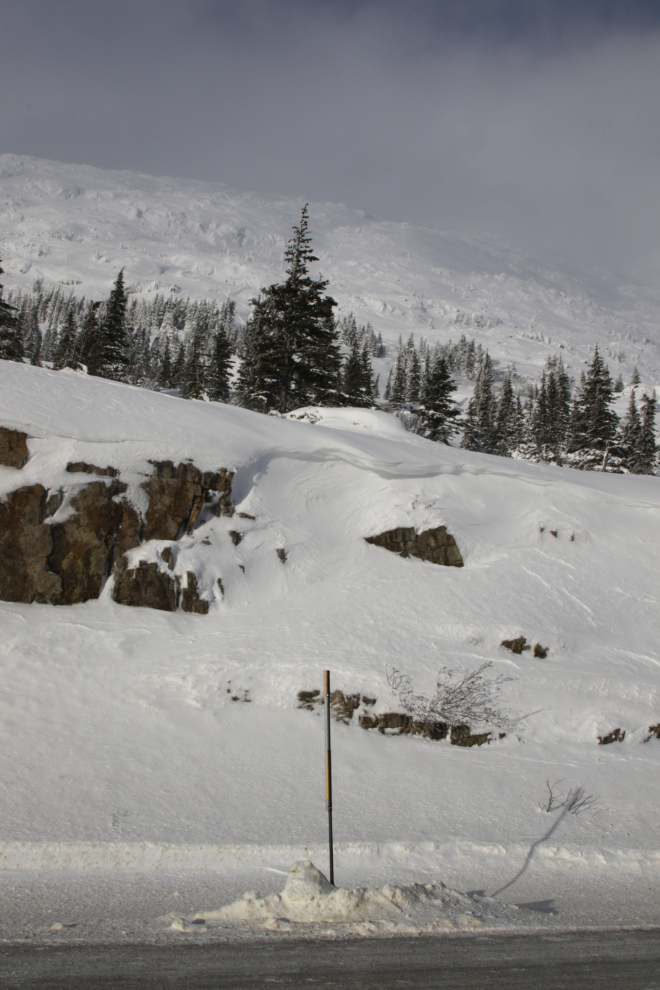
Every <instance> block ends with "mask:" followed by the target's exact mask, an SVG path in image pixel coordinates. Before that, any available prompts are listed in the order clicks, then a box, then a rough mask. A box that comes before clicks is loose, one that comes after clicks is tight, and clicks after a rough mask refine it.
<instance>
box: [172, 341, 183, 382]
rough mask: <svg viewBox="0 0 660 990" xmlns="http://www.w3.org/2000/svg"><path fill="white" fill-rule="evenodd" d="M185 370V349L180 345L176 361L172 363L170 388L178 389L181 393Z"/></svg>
mask: <svg viewBox="0 0 660 990" xmlns="http://www.w3.org/2000/svg"><path fill="white" fill-rule="evenodd" d="M185 368H186V349H185V347H184V346H183V344H180V345H179V351H178V353H177V356H176V361H175V362H174V367H173V368H172V386H173V387H174V388H178V389H179V391H182V390H183V387H184V380H185Z"/></svg>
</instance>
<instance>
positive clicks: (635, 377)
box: [630, 365, 640, 386]
mask: <svg viewBox="0 0 660 990" xmlns="http://www.w3.org/2000/svg"><path fill="white" fill-rule="evenodd" d="M630 384H631V385H633V386H634V385H639V384H640V379H639V371H638V370H637V365H635V367H634V368H633V373H632V376H631V378H630Z"/></svg>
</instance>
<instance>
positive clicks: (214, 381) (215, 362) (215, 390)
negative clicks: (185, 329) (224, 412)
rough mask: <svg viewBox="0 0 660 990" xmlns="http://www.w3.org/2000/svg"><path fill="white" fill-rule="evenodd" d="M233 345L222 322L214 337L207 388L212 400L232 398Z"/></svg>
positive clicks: (223, 400)
mask: <svg viewBox="0 0 660 990" xmlns="http://www.w3.org/2000/svg"><path fill="white" fill-rule="evenodd" d="M230 374H231V345H230V343H229V340H228V339H227V333H226V331H225V324H224V323H222V324H221V325H220V327H219V329H218V330H217V331H216V333H215V337H214V338H213V351H212V352H211V363H210V364H209V369H208V374H207V379H206V390H207V393H208V397H209V399H211V401H212V402H229V399H230V398H231V386H230Z"/></svg>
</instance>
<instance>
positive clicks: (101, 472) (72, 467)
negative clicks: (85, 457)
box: [66, 461, 119, 478]
mask: <svg viewBox="0 0 660 990" xmlns="http://www.w3.org/2000/svg"><path fill="white" fill-rule="evenodd" d="M66 469H67V471H68V472H69V474H97V475H98V476H99V477H100V478H116V477H117V476H118V474H119V471H118V470H117V468H113V467H104V468H102V467H98V466H97V465H96V464H86V463H85V461H69V463H68V464H67V466H66Z"/></svg>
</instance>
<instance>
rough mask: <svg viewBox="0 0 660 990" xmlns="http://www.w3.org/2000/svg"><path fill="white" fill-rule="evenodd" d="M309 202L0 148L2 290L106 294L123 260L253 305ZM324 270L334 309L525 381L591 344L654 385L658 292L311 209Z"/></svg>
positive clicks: (143, 271) (582, 356) (570, 365)
mask: <svg viewBox="0 0 660 990" xmlns="http://www.w3.org/2000/svg"><path fill="white" fill-rule="evenodd" d="M301 205H302V204H301V203H300V202H298V201H294V200H283V199H280V200H275V201H272V200H266V199H264V198H260V197H259V196H256V195H253V194H249V193H237V192H233V191H231V190H229V189H227V188H226V187H224V186H222V185H219V184H211V183H204V182H195V181H191V180H182V179H170V178H157V177H154V176H149V175H142V174H139V173H131V172H110V171H103V170H101V169H97V168H92V167H90V166H82V165H63V164H59V163H57V162H50V161H41V160H39V159H34V158H21V157H19V156H16V155H2V156H0V256H1V257H2V259H3V266H4V268H5V271H6V275H5V276H4V279H5V284H6V289H7V290H10V289H12V288H18V287H22V288H24V289H28V288H30V287H31V285H32V284H33V282H34V280H35V279H38V278H40V279H44V281H45V283H46V284H47V285H49V284H53V283H54V284H62V285H64V286H67V287H70V289H71V291H73V292H75V293H76V294H77V295H82V294H84V295H86V296H87V297H94V298H103V297H105V296H107V294H108V291H109V289H110V286H111V284H112V281H113V279H114V277H115V275H116V273H117V271H118V270H119V268H121V267H124V268H125V269H126V279H127V282H128V283H129V285H130V287H131V289H132V291H133V292H135V293H142V294H145V295H147V296H149V295H153V294H155V293H156V292H160V293H165V294H168V293H174V294H177V295H182V296H190V297H191V298H202V297H203V298H211V299H215V300H217V301H218V302H222V301H224V300H225V299H226V298H228V297H231V298H232V299H234V300H236V303H237V312H238V315H239V316H240V317H242V318H245V317H246V316H247V314H248V312H249V300H250V298H251V297H253V296H254V295H255V294H256V293H257V292H258V291H259V289H260V288H261V286H264V285H267V284H270V283H271V282H274V281H278V280H280V279H281V277H282V273H283V263H282V257H283V250H284V245H285V242H286V240H287V239H288V238H289V236H290V233H291V227H292V226H293V224H294V223H296V222H297V221H298V219H299V216H300V207H301ZM310 216H311V232H312V236H313V243H314V247H315V249H316V251H317V253H318V255H319V257H320V269H321V271H322V273H323V275H324V276H325V277H326V278H328V279H329V280H330V291H331V293H332V294H333V295H334V297H335V298H336V299H337V301H338V303H339V305H340V312H342V313H344V314H346V313H348V312H351V311H352V312H354V313H355V315H356V318H357V319H358V322H362V323H366V322H371V323H372V325H373V326H374V329H375V330H376V332H381V333H382V335H383V338H384V340H385V341H386V343H387V342H389V343H390V344H391V345H393V344H395V343H396V340H397V339H398V336H399V335H402V336H403V337H404V339H406V338H407V337H408V336H409V335H410V334H411V333H414V334H415V336H416V337H418V336H419V335H422V336H425V337H426V338H427V339H428V340H430V341H431V342H432V343H434V342H437V341H446V340H448V339H450V338H451V339H453V340H456V339H457V338H458V337H460V335H461V333H463V332H464V333H466V335H467V336H468V337H474V338H475V339H476V340H477V342H478V343H481V344H482V345H483V346H484V348H487V349H488V350H489V351H490V353H491V356H492V357H493V358H494V359H495V360H497V361H500V362H501V363H502V365H505V364H507V363H509V362H512V361H513V362H515V364H516V367H517V370H518V372H519V373H520V374H521V375H530V376H531V377H533V378H534V379H536V378H537V377H538V374H539V372H540V369H541V367H542V365H543V362H544V361H545V358H546V357H547V356H548V354H550V353H561V354H562V356H563V358H564V362H565V364H566V367H567V369H568V371H569V373H571V374H572V375H574V376H576V377H577V376H578V374H579V371H580V370H581V368H582V367H583V366H584V362H585V361H586V360H587V359H588V358H589V356H590V354H591V352H592V350H593V346H594V344H595V343H598V344H599V345H600V347H601V351H602V353H603V355H604V356H605V357H606V359H607V360H608V361H609V363H610V366H611V368H612V371H613V372H614V373H615V375H616V374H618V372H619V371H621V372H622V373H623V377H624V379H625V380H626V381H628V380H629V379H630V374H631V373H632V369H633V366H635V365H637V367H638V368H639V372H640V375H641V378H642V382H643V383H644V384H647V385H656V384H658V383H660V305H659V304H660V293H659V292H658V291H657V290H654V289H650V288H648V287H644V286H641V285H632V284H625V283H623V282H622V281H621V280H620V279H618V278H617V277H615V276H614V275H611V274H608V273H604V272H586V271H581V270H579V269H578V268H576V267H575V266H572V265H570V264H568V263H563V262H557V261H549V260H548V259H547V258H546V259H543V258H541V257H540V256H537V257H534V256H530V255H526V254H524V253H521V252H518V251H516V250H513V249H512V248H511V247H510V246H508V245H506V244H503V243H500V242H497V241H495V240H493V239H489V238H487V237H483V238H475V237H462V236H460V235H454V234H447V233H442V232H439V231H435V230H430V229H427V228H422V227H415V226H413V225H411V224H397V223H390V222H384V221H379V220H376V219H373V218H372V217H369V216H368V215H365V214H362V213H360V212H357V211H354V210H350V209H348V208H347V207H344V206H340V205H335V204H328V203H321V204H318V203H314V204H311V205H310Z"/></svg>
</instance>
